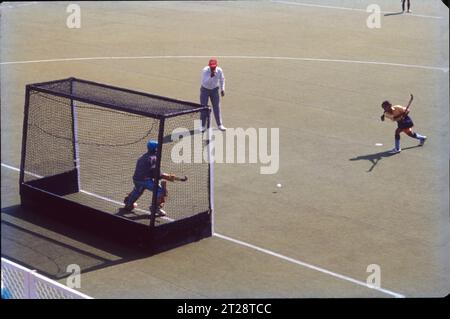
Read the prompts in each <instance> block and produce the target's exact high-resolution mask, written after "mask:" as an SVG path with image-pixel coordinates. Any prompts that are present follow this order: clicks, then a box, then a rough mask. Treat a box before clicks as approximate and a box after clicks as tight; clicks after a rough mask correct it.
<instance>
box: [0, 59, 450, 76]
mask: <svg viewBox="0 0 450 319" xmlns="http://www.w3.org/2000/svg"><path fill="white" fill-rule="evenodd" d="M216 57H218V58H221V59H238V60H239V59H240V60H281V61H308V62H334V63H356V64H368V65H385V66H396V67H404V68H415V69H425V70H437V71H442V72H448V69H449V68H448V67H438V66H428V65H418V64H403V63H392V62H378V61H360V60H343V59H318V58H301V57H285V56H251V55H217V56H216ZM209 58H210V56H209V55H154V56H109V57H107V56H103V57H84V58H55V59H43V60H25V61H6V62H0V65H15V64H30V63H53V62H76V61H100V60H161V59H209Z"/></svg>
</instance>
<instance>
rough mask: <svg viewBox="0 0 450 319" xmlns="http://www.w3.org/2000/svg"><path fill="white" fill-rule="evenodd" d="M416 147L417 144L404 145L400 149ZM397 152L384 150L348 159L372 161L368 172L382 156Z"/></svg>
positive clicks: (392, 154) (389, 155)
mask: <svg viewBox="0 0 450 319" xmlns="http://www.w3.org/2000/svg"><path fill="white" fill-rule="evenodd" d="M416 147H420V146H419V145H417V146H410V147H405V148H403V149H402V151H405V150H408V149H411V148H416ZM396 154H398V153H392V152H391V151H385V152H379V153H374V154H367V155H360V156H357V157H353V158H350V161H360V160H366V161H369V162H371V163H372V166H371V167H370V168H369V170H367V171H366V172H367V173H370V172H371V171H372V170H373V169H374V168H375V166H376V165H377V164H378V162H379V161H381V160H382V159H383V158H387V157H391V156H394V155H396Z"/></svg>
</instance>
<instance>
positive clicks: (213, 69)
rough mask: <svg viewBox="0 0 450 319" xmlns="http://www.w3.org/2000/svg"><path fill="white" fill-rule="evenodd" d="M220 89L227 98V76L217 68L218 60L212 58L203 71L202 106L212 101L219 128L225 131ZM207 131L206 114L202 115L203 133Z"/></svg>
mask: <svg viewBox="0 0 450 319" xmlns="http://www.w3.org/2000/svg"><path fill="white" fill-rule="evenodd" d="M219 89H220V94H221V95H222V97H223V96H225V76H224V75H223V71H222V69H221V68H220V67H218V66H217V59H215V58H212V59H210V60H209V63H208V66H206V67H204V68H203V70H202V82H201V88H200V104H201V105H208V99H211V103H212V106H213V112H214V117H215V118H216V123H217V126H218V127H219V129H220V130H221V131H225V130H226V129H227V128H226V127H225V126H223V123H222V115H221V112H220V97H219ZM205 129H206V114H202V132H203V131H204V130H205Z"/></svg>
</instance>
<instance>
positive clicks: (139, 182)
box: [124, 140, 176, 217]
mask: <svg viewBox="0 0 450 319" xmlns="http://www.w3.org/2000/svg"><path fill="white" fill-rule="evenodd" d="M157 150H158V142H157V141H154V140H150V141H148V143H147V153H145V154H143V155H142V156H141V157H139V159H138V160H137V163H136V169H135V171H134V175H133V183H134V188H133V190H132V191H131V193H129V194H128V195H127V196H126V197H125V199H124V203H125V208H124V209H125V210H127V211H132V210H133V208H135V207H136V206H137V205H136V201H137V200H138V199H139V197H140V196H141V195H142V193H144V190H146V189H147V190H149V191H151V192H153V187H154V185H155V184H154V180H155V177H156V174H157V173H158V172H157V170H156V163H157V154H156V152H157ZM160 178H161V179H164V180H163V181H161V183H160V185H158V191H157V201H156V205H157V207H158V208H157V210H156V212H155V216H156V217H162V216H165V215H166V213H165V212H164V211H163V210H162V208H163V207H164V203H165V201H166V197H167V183H166V180H168V181H172V182H173V181H175V179H176V177H175V175H172V174H165V173H162V174H161V176H160ZM151 206H152V205H150V210H151V208H152V207H151Z"/></svg>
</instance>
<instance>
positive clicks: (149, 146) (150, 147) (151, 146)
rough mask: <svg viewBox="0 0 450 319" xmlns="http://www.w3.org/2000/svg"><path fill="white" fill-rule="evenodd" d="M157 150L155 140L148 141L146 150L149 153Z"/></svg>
mask: <svg viewBox="0 0 450 319" xmlns="http://www.w3.org/2000/svg"><path fill="white" fill-rule="evenodd" d="M157 148H158V142H157V141H155V140H150V141H148V143H147V149H148V151H149V152H155V151H156V149H157Z"/></svg>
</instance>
